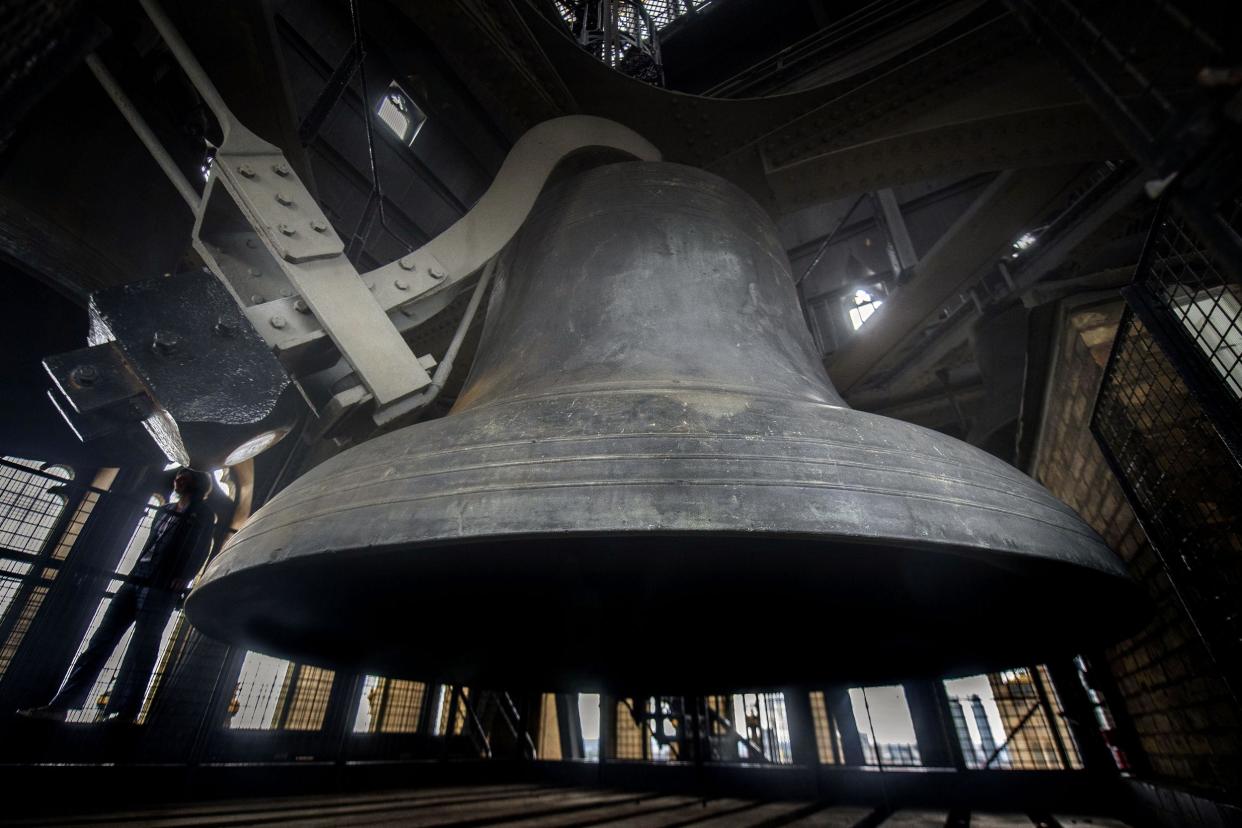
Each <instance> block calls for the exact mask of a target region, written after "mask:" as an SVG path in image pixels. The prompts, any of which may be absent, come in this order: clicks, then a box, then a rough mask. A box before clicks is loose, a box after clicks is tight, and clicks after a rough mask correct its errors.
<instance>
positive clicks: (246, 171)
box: [237, 164, 254, 178]
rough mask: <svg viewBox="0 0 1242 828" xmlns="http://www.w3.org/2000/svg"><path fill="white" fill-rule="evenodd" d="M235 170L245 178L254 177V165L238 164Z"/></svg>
mask: <svg viewBox="0 0 1242 828" xmlns="http://www.w3.org/2000/svg"><path fill="white" fill-rule="evenodd" d="M237 171H238V172H239V173H241V174H242V175H244V176H245V177H246V178H254V167H252V166H250V165H249V164H238V165H237Z"/></svg>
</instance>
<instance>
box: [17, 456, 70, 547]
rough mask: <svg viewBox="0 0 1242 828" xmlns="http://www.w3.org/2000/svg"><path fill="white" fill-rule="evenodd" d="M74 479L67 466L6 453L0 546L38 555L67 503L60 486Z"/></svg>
mask: <svg viewBox="0 0 1242 828" xmlns="http://www.w3.org/2000/svg"><path fill="white" fill-rule="evenodd" d="M23 467H24V468H23ZM27 469H29V471H27ZM71 480H73V470H72V469H70V468H67V467H66V466H46V465H45V464H43V463H39V462H38V461H35V460H25V459H22V458H20V457H7V456H6V457H5V458H4V463H3V465H0V547H2V548H3V549H4V550H5V551H6V552H21V553H26V554H30V555H37V554H39V552H41V551H42V550H43V547H44V545H45V544H46V543H47V540H48V537H49V536H50V535H51V533H52V530H53V529H54V528H55V527H56V523H57V521H59V520H60V516H61V514H62V513H63V512H64V511H65V505H66V504H67V502H68V501H67V500H66V498H65V496H64V494H63V493H62V492H60V491H58V489H59V488H60V487H63V486H64V484H66V483H68V482H70V481H71Z"/></svg>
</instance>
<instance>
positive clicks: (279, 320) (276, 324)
mask: <svg viewBox="0 0 1242 828" xmlns="http://www.w3.org/2000/svg"><path fill="white" fill-rule="evenodd" d="M268 321H270V322H271V323H272V327H273V328H275V329H276V330H278V331H279V330H282V329H283V328H284V327H285V325H288V324H289V323H288V322H286V321H285V318H284V317H283V316H273V317H272V318H271V319H270V320H268Z"/></svg>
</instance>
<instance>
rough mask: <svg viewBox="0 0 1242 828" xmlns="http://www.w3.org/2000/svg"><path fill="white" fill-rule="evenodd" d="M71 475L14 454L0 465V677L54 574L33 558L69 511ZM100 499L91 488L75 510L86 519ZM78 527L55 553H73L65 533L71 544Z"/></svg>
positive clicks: (66, 534) (39, 552) (61, 469)
mask: <svg viewBox="0 0 1242 828" xmlns="http://www.w3.org/2000/svg"><path fill="white" fill-rule="evenodd" d="M71 480H73V470H72V469H70V468H67V467H66V466H46V467H45V464H44V463H41V462H39V461H36V460H26V459H24V458H21V457H9V456H5V458H4V465H0V631H2V634H3V637H2V638H0V676H3V675H4V674H5V673H6V672H7V670H8V666H9V663H10V662H11V661H12V659H13V656H14V655H15V654H16V653H17V649H18V647H19V646H21V642H22V639H23V638H25V635H26V631H27V630H28V629H29V628H30V624H31V623H32V622H33V621H34V617H35V615H36V614H37V613H38V611H39V607H40V606H42V603H43V599H44V597H46V595H47V592H48V588H49V585H50V583H51V577H53V576H54V575H55V572H54V571H52V570H50V569H48V568H45V567H38V568H36V566H35V564H34V561H35V559H36V558H37V557H38V556H39V555H40V554H41V553H42V552H43V551H44V550H45V549H46V547H47V546H48V544H49V543H50V541H51V537H52V532H53V531H55V529H56V526H57V524H58V523H59V522H60V520H61V518H62V516H63V515H64V511H65V508H66V506H67V505H68V499H67V498H66V497H65V495H64V494H62V493H61V490H62V487H63V486H64V485H65V484H67V483H68V482H69V481H71ZM95 498H97V495H95V494H94V493H93V492H92V493H90V498H89V503H87V502H83V503H82V504H79V506H78V509H77V510H76V511H77V513H80V514H83V517H82V521H85V515H88V514H90V508H91V506H93V505H94V499H95ZM83 510H85V512H84V513H83ZM75 517H76V516H75ZM75 526H76V529H80V523H79V524H72V522H71V529H74V531H73V534H72V535H69V531H68V530H66V532H65V533H63V535H62V538H61V540H60V542H59V543H58V544H57V548H56V549H54V550H52V557H53V558H64V557H65V555H67V554H68V546H67V545H66V540H65V536H68V544H72V542H73V540H74V539H75V538H76V537H77V531H76V529H75V528H74V527H75Z"/></svg>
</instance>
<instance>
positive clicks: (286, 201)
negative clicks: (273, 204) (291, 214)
mask: <svg viewBox="0 0 1242 828" xmlns="http://www.w3.org/2000/svg"><path fill="white" fill-rule="evenodd" d="M276 200H277V201H279V202H280V203H281V204H283V205H285V206H286V207H292V206H293V199H292V198H290V197H289V195H288V194H287V193H277V194H276Z"/></svg>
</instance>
